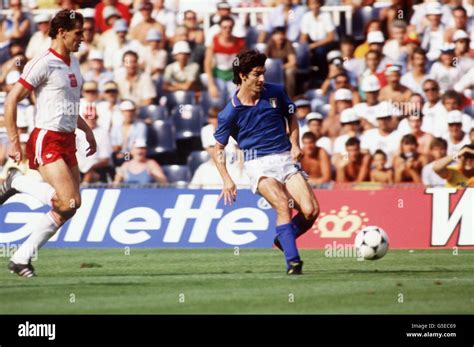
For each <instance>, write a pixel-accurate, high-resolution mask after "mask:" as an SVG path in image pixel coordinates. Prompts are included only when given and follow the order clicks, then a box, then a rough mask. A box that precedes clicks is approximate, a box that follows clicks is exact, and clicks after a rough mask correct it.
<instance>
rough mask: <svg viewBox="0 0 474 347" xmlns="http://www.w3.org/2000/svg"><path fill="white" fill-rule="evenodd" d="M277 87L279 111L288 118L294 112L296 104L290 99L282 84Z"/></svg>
mask: <svg viewBox="0 0 474 347" xmlns="http://www.w3.org/2000/svg"><path fill="white" fill-rule="evenodd" d="M277 88H278V94H279V96H278V98H279V99H280V102H281V112H282V114H283V115H284V116H285V118H290V117H291V116H292V115H294V114H295V113H296V105H295V104H294V102H293V101H291V99H290V97H289V96H288V94H287V93H286V91H285V89H284V88H283V86H277Z"/></svg>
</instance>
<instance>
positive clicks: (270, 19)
mask: <svg viewBox="0 0 474 347" xmlns="http://www.w3.org/2000/svg"><path fill="white" fill-rule="evenodd" d="M305 12H306V9H305V7H304V6H300V5H299V4H294V3H293V1H292V0H283V1H282V2H281V4H280V5H278V6H277V7H275V8H274V9H273V10H272V11H271V12H270V13H269V14H268V16H267V18H266V22H265V25H264V28H263V30H262V31H261V32H260V35H259V37H258V42H260V43H264V42H267V39H268V36H269V35H270V33H271V32H273V30H274V29H275V28H277V27H284V28H287V30H286V37H287V38H288V40H290V41H291V42H296V41H298V37H299V35H300V26H301V23H302V19H303V18H304V15H305Z"/></svg>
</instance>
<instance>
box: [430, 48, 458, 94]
mask: <svg viewBox="0 0 474 347" xmlns="http://www.w3.org/2000/svg"><path fill="white" fill-rule="evenodd" d="M454 47H455V46H454V44H445V45H443V46H442V47H441V54H440V56H439V60H438V61H436V62H435V63H434V64H433V65H432V66H431V70H430V77H431V78H432V79H434V80H436V81H438V83H439V87H440V90H441V93H444V92H445V91H447V90H450V89H453V87H454V84H455V83H456V82H457V81H458V80H459V79H460V78H461V77H462V72H463V71H462V70H461V69H459V66H458V61H455V60H454Z"/></svg>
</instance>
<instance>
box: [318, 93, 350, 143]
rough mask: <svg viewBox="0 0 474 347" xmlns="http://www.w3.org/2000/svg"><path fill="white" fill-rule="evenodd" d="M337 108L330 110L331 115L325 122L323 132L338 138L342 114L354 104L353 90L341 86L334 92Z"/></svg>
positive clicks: (332, 137)
mask: <svg viewBox="0 0 474 347" xmlns="http://www.w3.org/2000/svg"><path fill="white" fill-rule="evenodd" d="M334 104H335V108H334V109H332V110H330V111H329V115H328V116H327V117H326V119H325V120H324V122H323V134H326V135H327V136H328V137H330V138H331V139H334V138H336V137H337V136H339V134H340V133H341V129H342V127H341V122H340V115H341V112H343V111H344V110H346V109H348V108H351V107H352V106H353V101H352V91H351V90H350V89H345V88H341V89H338V90H336V92H335V93H334Z"/></svg>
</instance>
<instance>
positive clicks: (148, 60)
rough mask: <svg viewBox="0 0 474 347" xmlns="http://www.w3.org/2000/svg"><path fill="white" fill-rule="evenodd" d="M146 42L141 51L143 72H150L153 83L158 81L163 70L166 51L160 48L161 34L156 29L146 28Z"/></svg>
mask: <svg viewBox="0 0 474 347" xmlns="http://www.w3.org/2000/svg"><path fill="white" fill-rule="evenodd" d="M146 42H147V46H146V48H145V50H144V51H143V61H144V63H145V72H147V73H148V74H150V76H151V78H152V79H153V81H154V82H155V83H158V82H159V80H160V79H161V78H162V76H163V73H164V71H165V68H166V63H167V59H168V53H167V52H166V51H165V50H164V49H163V48H161V34H160V32H159V31H158V30H154V29H150V30H148V34H147V36H146Z"/></svg>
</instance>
